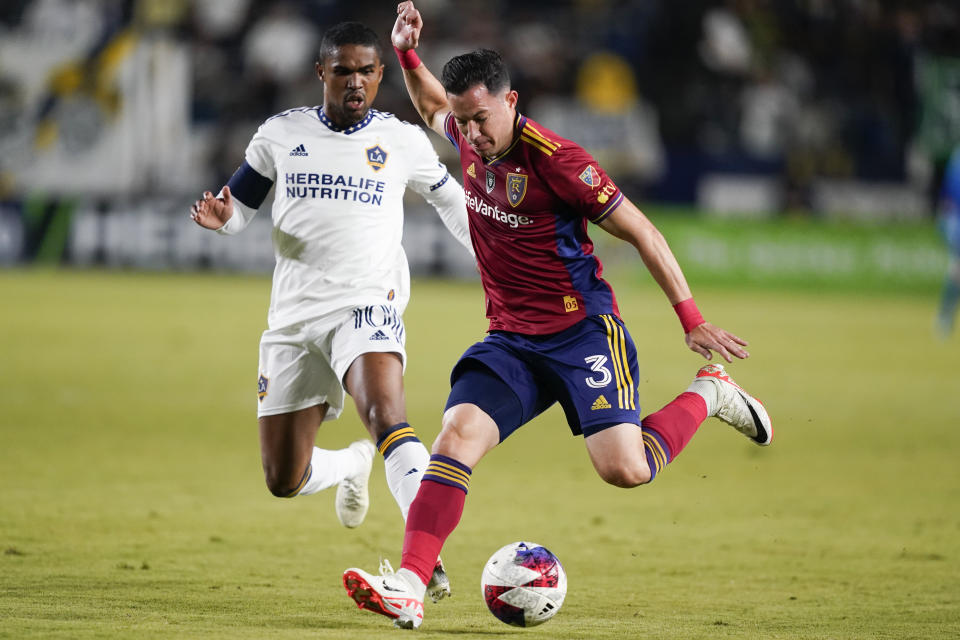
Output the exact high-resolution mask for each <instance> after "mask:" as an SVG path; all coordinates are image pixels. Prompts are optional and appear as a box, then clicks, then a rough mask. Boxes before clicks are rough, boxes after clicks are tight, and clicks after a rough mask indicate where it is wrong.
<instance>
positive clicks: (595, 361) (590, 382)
mask: <svg viewBox="0 0 960 640" xmlns="http://www.w3.org/2000/svg"><path fill="white" fill-rule="evenodd" d="M584 361H586V363H587V364H589V365H590V370H591V371H593V372H594V373H595V374H598V375H599V376H600V379H599V380H598V379H597V378H596V376H591V377H589V378H585V381H586V383H587V386H588V387H590V388H591V389H602V388H604V387H605V386H607V385H608V384H610V380H612V379H613V375H612V374H611V373H610V369H607V368H606V367H605V366H604V365H605V364H607V356H603V355H596V356H587V357H586V358H584Z"/></svg>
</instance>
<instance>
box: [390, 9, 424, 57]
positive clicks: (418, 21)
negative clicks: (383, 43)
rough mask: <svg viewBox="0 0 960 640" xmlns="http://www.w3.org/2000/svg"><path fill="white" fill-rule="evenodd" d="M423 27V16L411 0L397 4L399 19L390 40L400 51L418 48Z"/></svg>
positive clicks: (394, 25)
mask: <svg viewBox="0 0 960 640" xmlns="http://www.w3.org/2000/svg"><path fill="white" fill-rule="evenodd" d="M421 29H423V18H421V17H420V12H419V11H417V8H416V7H415V6H413V2H412V1H411V0H407V2H401V3H400V4H398V5H397V21H396V22H395V23H394V24H393V32H392V33H391V34H390V41H391V42H393V46H395V47H396V48H397V49H400V51H407V50H409V49H416V48H417V45H418V44H419V43H420V30H421Z"/></svg>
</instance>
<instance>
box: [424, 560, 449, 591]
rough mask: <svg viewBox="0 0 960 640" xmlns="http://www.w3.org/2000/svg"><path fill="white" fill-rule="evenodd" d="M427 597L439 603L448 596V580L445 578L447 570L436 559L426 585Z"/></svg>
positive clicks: (441, 562)
mask: <svg viewBox="0 0 960 640" xmlns="http://www.w3.org/2000/svg"><path fill="white" fill-rule="evenodd" d="M427 595H428V596H430V599H431V600H433V601H434V602H440V601H441V600H443V599H444V598H446V597H447V596H449V595H450V578H448V577H447V570H446V569H444V567H443V561H442V560H441V559H440V558H437V564H436V566H434V567H433V575H432V576H430V583H429V584H427Z"/></svg>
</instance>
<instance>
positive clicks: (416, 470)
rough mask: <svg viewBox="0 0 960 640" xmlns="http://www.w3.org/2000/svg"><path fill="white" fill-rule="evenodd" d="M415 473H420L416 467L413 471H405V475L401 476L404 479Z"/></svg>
mask: <svg viewBox="0 0 960 640" xmlns="http://www.w3.org/2000/svg"><path fill="white" fill-rule="evenodd" d="M415 473H420V470H419V469H417V468H416V467H414V468H413V469H410V471H407V472H406V473H405V474H403V477H404V478H406V477H407V476H412V475H413V474H415Z"/></svg>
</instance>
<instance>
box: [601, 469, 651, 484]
mask: <svg viewBox="0 0 960 640" xmlns="http://www.w3.org/2000/svg"><path fill="white" fill-rule="evenodd" d="M597 471H598V472H599V473H600V477H601V478H603V480H604V481H605V482H607V483H609V484H612V485H613V486H615V487H621V488H623V489H632V488H633V487H638V486H640V485H642V484H647V483H648V482H650V468H649V467H648V466H647V465H646V464H630V463H618V464H611V465H607V466H604V467H603V468H602V469H598V470H597Z"/></svg>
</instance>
